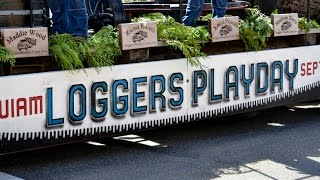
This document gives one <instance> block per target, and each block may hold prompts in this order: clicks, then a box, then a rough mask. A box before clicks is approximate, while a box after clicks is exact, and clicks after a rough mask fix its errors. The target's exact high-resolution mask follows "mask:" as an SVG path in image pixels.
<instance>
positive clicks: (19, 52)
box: [1, 27, 49, 58]
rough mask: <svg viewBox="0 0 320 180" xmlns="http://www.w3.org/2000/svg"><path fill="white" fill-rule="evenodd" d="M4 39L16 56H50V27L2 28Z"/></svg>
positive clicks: (4, 42) (6, 45) (5, 44)
mask: <svg viewBox="0 0 320 180" xmlns="http://www.w3.org/2000/svg"><path fill="white" fill-rule="evenodd" d="M1 33H2V37H3V38H2V41H3V44H4V46H5V47H7V48H8V49H10V50H11V51H12V52H13V53H14V54H15V57H16V58H21V57H36V56H48V55H49V48H48V29H47V28H45V27H41V28H18V29H2V31H1Z"/></svg>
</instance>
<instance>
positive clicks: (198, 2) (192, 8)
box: [182, 0, 204, 26]
mask: <svg viewBox="0 0 320 180" xmlns="http://www.w3.org/2000/svg"><path fill="white" fill-rule="evenodd" d="M203 4H204V0H188V4H187V9H186V14H185V16H184V17H183V19H182V23H183V24H184V25H186V26H195V23H196V21H197V19H198V18H199V16H200V14H201V12H202V8H203Z"/></svg>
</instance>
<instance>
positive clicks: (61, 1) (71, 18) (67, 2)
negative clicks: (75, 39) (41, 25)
mask: <svg viewBox="0 0 320 180" xmlns="http://www.w3.org/2000/svg"><path fill="white" fill-rule="evenodd" d="M48 5H49V8H50V9H51V12H52V21H53V26H52V32H53V33H69V34H72V35H74V36H83V37H86V36H87V32H88V20H87V12H86V5H85V0H48Z"/></svg>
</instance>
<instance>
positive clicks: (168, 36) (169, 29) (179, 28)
mask: <svg viewBox="0 0 320 180" xmlns="http://www.w3.org/2000/svg"><path fill="white" fill-rule="evenodd" d="M133 21H134V22H150V21H156V22H157V30H158V38H159V40H162V41H164V42H165V43H167V44H168V45H169V46H170V47H171V48H173V49H179V50H180V51H182V53H183V54H184V56H185V57H186V58H187V60H188V61H189V63H190V64H191V65H192V66H201V63H200V57H205V56H206V54H205V53H204V52H202V51H201V48H202V46H201V44H199V41H200V42H208V41H209V39H210V34H209V32H208V30H207V28H205V27H202V26H199V27H195V28H194V27H188V26H184V25H182V24H180V23H178V22H176V21H175V20H174V19H173V18H172V17H170V16H164V15H163V14H161V13H151V14H147V15H142V16H141V17H139V18H135V19H133Z"/></svg>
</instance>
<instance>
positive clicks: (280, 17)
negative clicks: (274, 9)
mask: <svg viewBox="0 0 320 180" xmlns="http://www.w3.org/2000/svg"><path fill="white" fill-rule="evenodd" d="M271 18H272V24H273V27H274V36H290V35H298V34H299V28H298V14H297V13H292V14H273V15H272V16H271Z"/></svg>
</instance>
